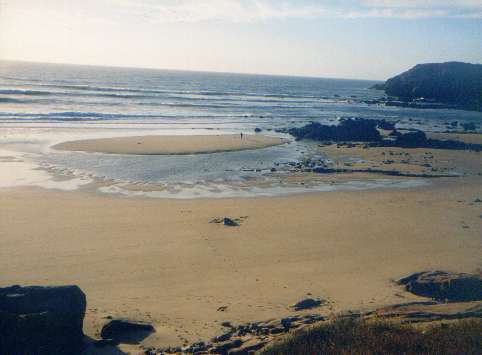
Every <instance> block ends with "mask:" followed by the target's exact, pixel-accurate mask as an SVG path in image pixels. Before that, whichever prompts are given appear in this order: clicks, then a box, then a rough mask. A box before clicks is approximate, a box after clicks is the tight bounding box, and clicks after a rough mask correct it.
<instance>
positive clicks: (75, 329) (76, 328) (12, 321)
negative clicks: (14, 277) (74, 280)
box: [0, 286, 87, 355]
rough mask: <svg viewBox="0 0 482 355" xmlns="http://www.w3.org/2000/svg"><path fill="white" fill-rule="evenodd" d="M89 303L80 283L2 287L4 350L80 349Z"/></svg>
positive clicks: (42, 354) (38, 354)
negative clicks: (77, 284) (74, 284)
mask: <svg viewBox="0 0 482 355" xmlns="http://www.w3.org/2000/svg"><path fill="white" fill-rule="evenodd" d="M86 304H87V302H86V297H85V294H84V293H83V292H82V291H81V290H80V288H79V287H77V286H59V287H40V286H29V287H21V286H11V287H6V288H0V354H8V355H25V354H28V355H30V354H35V355H63V354H75V353H77V352H78V351H79V350H80V349H81V348H82V345H83V338H84V333H83V331H82V325H83V321H84V316H85V309H86Z"/></svg>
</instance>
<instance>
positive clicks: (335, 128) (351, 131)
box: [288, 118, 382, 142]
mask: <svg viewBox="0 0 482 355" xmlns="http://www.w3.org/2000/svg"><path fill="white" fill-rule="evenodd" d="M379 122H380V121H378V120H370V119H364V118H349V119H346V118H344V119H341V120H340V122H339V124H338V125H323V124H321V123H318V122H312V123H310V124H308V125H306V126H304V127H300V128H291V129H289V130H288V133H289V134H291V135H292V136H294V137H295V138H296V139H297V140H300V139H312V140H317V141H333V142H350V141H353V142H379V141H381V139H382V137H381V135H380V132H378V130H377V125H378V124H379Z"/></svg>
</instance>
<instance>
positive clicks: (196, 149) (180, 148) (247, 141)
mask: <svg viewBox="0 0 482 355" xmlns="http://www.w3.org/2000/svg"><path fill="white" fill-rule="evenodd" d="M289 142H291V140H289V139H285V138H279V137H270V136H264V135H252V134H249V135H246V134H245V135H243V136H240V135H237V134H236V135H235V134H226V135H190V136H161V135H156V136H149V135H147V136H129V137H112V138H99V139H85V140H76V141H68V142H63V143H59V144H56V145H54V146H52V147H51V148H52V149H55V150H60V151H62V150H63V151H82V152H89V153H105V154H125V155H191V154H208V153H222V152H233V151H243V150H252V149H262V148H268V147H273V146H276V145H282V144H286V143H289Z"/></svg>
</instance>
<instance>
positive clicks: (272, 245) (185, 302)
mask: <svg viewBox="0 0 482 355" xmlns="http://www.w3.org/2000/svg"><path fill="white" fill-rule="evenodd" d="M476 198H482V184H481V178H480V177H477V176H473V177H466V178H458V179H456V178H451V179H440V180H436V181H433V185H431V186H430V187H425V188H416V189H405V190H378V191H375V190H373V191H360V192H327V193H316V194H307V195H299V196H290V197H276V198H252V199H212V200H155V199H135V198H121V197H111V196H103V195H96V194H93V193H86V192H54V191H46V190H40V189H26V188H21V189H20V188H18V189H9V190H2V191H0V210H1V214H0V245H1V248H0V270H2V272H1V273H0V285H2V286H3V285H11V284H43V285H52V284H78V285H79V286H80V287H81V288H82V289H83V290H84V291H85V292H86V294H87V297H88V313H87V317H86V321H85V329H86V332H87V333H88V334H89V335H91V336H96V335H97V334H98V331H99V327H100V325H101V324H102V323H103V322H104V321H105V319H104V317H105V316H107V315H112V316H124V317H129V318H133V319H137V320H145V321H149V322H152V323H153V324H154V325H155V327H156V333H155V334H153V335H152V336H150V337H149V338H147V339H145V340H144V344H145V345H156V346H160V345H169V344H178V343H181V342H182V341H183V340H185V339H188V340H191V341H192V340H197V339H199V338H202V339H204V340H206V339H209V337H211V336H213V335H214V334H218V333H219V332H220V329H221V326H220V323H221V322H222V321H226V320H229V321H232V322H235V323H236V322H245V321H254V320H266V319H269V318H272V317H280V316H284V315H287V314H290V313H291V311H290V309H289V308H288V306H289V305H290V304H292V303H294V302H296V301H298V300H299V299H301V298H303V297H306V295H307V294H309V293H311V294H312V295H313V296H319V297H322V298H326V299H328V300H330V304H329V305H328V306H324V307H323V308H321V309H320V310H319V311H321V312H323V313H330V312H336V311H340V310H347V309H357V308H366V307H376V306H382V305H386V304H392V303H400V302H405V301H408V300H410V299H414V298H415V296H412V295H409V294H407V293H405V292H403V291H402V290H401V289H400V288H398V287H396V286H394V285H393V283H392V282H391V279H393V278H398V277H400V276H402V275H405V274H407V273H410V272H415V271H420V270H426V269H445V270H449V271H450V270H453V271H460V272H473V271H474V270H476V269H477V268H480V267H482V262H481V260H482V258H481V257H482V240H481V231H482V218H481V214H482V208H481V207H482V204H481V203H477V202H474V201H475V199H476ZM219 216H232V217H241V216H247V219H245V221H244V222H243V224H242V225H241V226H240V227H234V228H230V227H225V226H222V225H218V224H213V223H209V221H210V220H211V219H212V218H214V217H219ZM221 306H226V307H227V309H226V310H225V311H224V312H221V311H217V310H218V308H219V307H221ZM124 347H125V346H124Z"/></svg>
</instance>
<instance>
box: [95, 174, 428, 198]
mask: <svg viewBox="0 0 482 355" xmlns="http://www.w3.org/2000/svg"><path fill="white" fill-rule="evenodd" d="M427 185H429V182H428V181H427V180H422V179H416V180H393V179H375V180H369V181H361V180H353V181H347V182H340V183H318V184H313V185H311V186H306V185H295V184H293V185H280V184H273V185H271V186H269V187H259V186H246V187H239V186H232V185H228V184H198V185H195V186H191V187H186V186H176V185H170V186H167V187H166V188H165V189H163V190H158V191H139V190H135V191H132V190H129V189H128V188H125V187H124V186H123V184H114V185H110V186H103V187H100V188H99V191H100V192H102V193H107V194H117V195H123V196H128V197H149V198H170V199H194V198H235V197H271V196H287V195H295V194H303V193H310V192H311V193H312V192H329V191H361V190H372V189H383V188H385V189H386V188H392V189H393V188H395V189H404V188H416V187H422V186H427Z"/></svg>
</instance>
